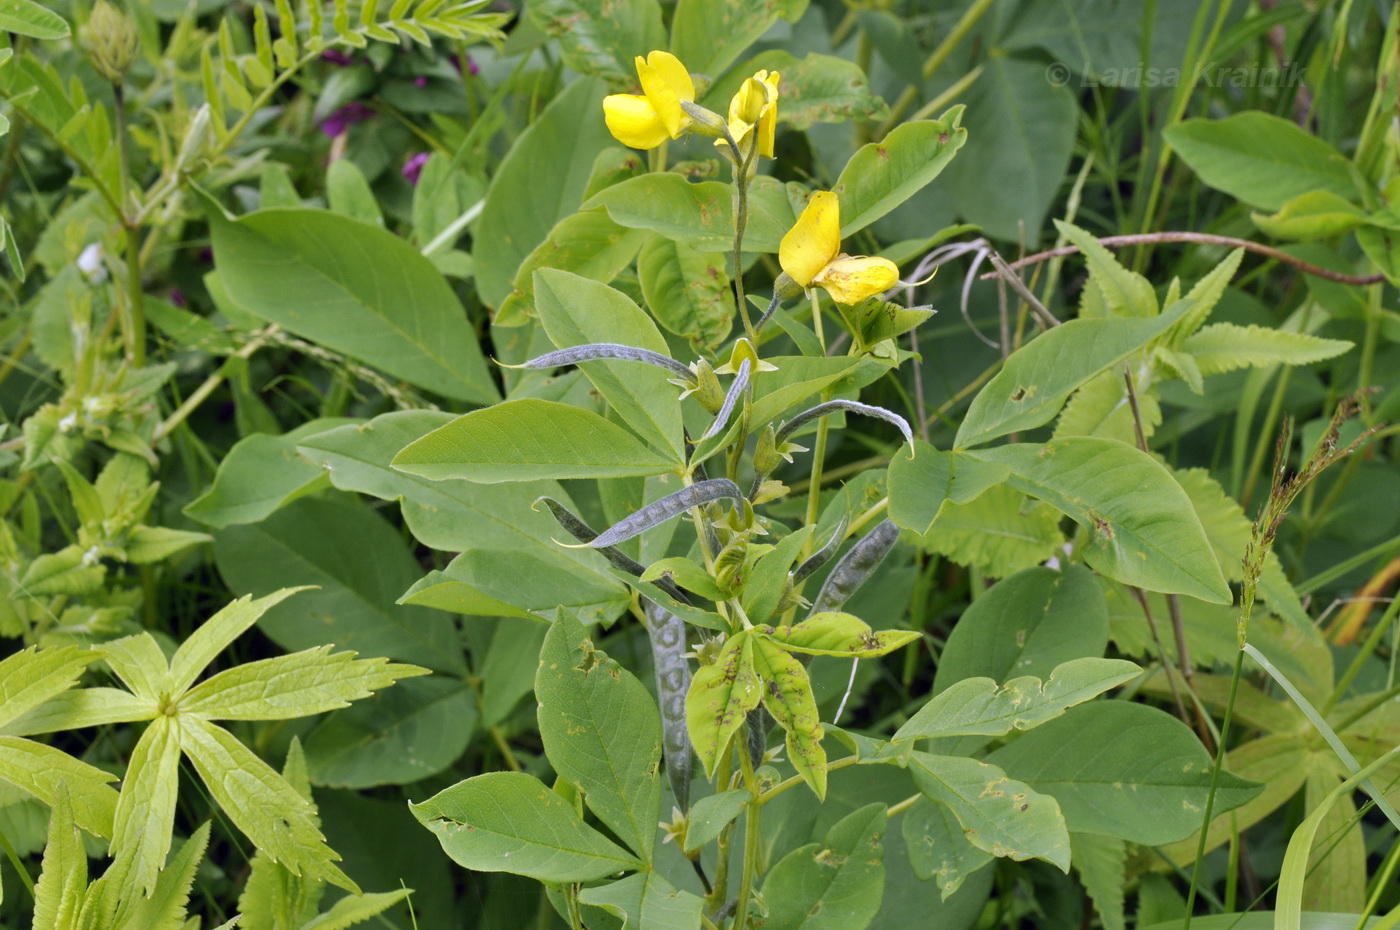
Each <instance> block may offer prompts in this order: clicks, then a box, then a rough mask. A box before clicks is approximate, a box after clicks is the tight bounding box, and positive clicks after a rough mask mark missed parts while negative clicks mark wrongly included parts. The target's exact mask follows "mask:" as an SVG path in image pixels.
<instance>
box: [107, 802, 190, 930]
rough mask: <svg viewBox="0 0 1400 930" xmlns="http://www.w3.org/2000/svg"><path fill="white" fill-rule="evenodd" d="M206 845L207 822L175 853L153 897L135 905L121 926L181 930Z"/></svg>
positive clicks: (160, 877)
mask: <svg viewBox="0 0 1400 930" xmlns="http://www.w3.org/2000/svg"><path fill="white" fill-rule="evenodd" d="M208 845H209V823H208V822H207V821H206V822H205V823H203V824H201V825H200V827H199V829H197V830H195V831H194V834H193V835H192V836H190V838H189V839H187V840H185V841H184V842H183V843H181V844H180V848H179V849H177V850H175V854H174V855H172V856H171V857H170V861H169V862H168V863H166V864H165V868H163V869H162V870H161V872H160V875H159V876H158V877H157V878H156V887H155V891H154V893H153V894H152V895H151V896H150V897H148V898H142V899H140V900H139V901H138V902H137V904H136V907H135V908H134V909H133V910H132V914H131V916H130V917H128V918H127V919H126V921H125V923H123V925H122V926H124V927H142V928H144V930H180V928H181V927H183V926H184V924H185V920H186V918H187V911H186V908H187V907H188V905H189V901H190V887H191V886H192V885H193V884H194V876H195V870H196V869H198V868H199V862H200V860H201V859H203V858H204V850H205V847H206V846H208Z"/></svg>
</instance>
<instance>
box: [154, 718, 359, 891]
mask: <svg viewBox="0 0 1400 930" xmlns="http://www.w3.org/2000/svg"><path fill="white" fill-rule="evenodd" d="M179 725H180V748H182V749H183V750H184V751H185V754H186V755H188V756H189V759H190V761H191V762H192V763H194V767H195V770H196V771H197V772H199V777H200V780H201V781H203V782H204V786H205V787H206V788H207V789H208V790H209V794H210V795H211V796H212V797H213V798H214V801H215V802H216V803H217V804H218V805H219V807H221V808H222V809H223V811H224V813H225V814H227V815H228V818H229V819H230V820H232V821H233V822H234V824H235V825H236V826H237V827H238V829H240V830H242V831H243V832H244V833H245V834H247V836H248V839H250V840H252V841H253V843H254V844H255V845H256V846H257V847H258V849H259V850H260V851H261V852H264V853H266V854H267V855H268V856H269V857H270V858H271V859H272V860H273V861H274V862H279V863H281V864H282V865H284V866H286V868H287V869H288V871H290V872H291V873H292V874H293V875H300V876H303V877H307V876H310V877H314V878H320V879H322V880H324V881H328V882H330V883H331V884H334V885H338V886H339V887H341V888H345V889H346V890H348V891H351V892H353V893H356V894H358V893H359V890H360V889H359V888H358V887H357V886H356V885H355V883H354V882H353V881H351V880H350V879H349V877H347V876H346V875H345V873H344V872H342V871H341V870H340V869H339V868H338V867H336V865H335V863H334V860H335V859H337V858H339V857H338V856H337V855H336V854H335V852H334V851H333V850H331V848H330V847H329V846H327V845H326V842H325V836H324V835H323V834H322V833H321V831H320V829H319V827H317V825H316V809H315V807H313V806H312V804H311V802H310V801H308V800H307V799H306V798H304V797H302V796H301V795H300V794H299V793H297V790H296V789H295V788H293V787H292V785H291V784H290V783H288V781H287V780H286V779H285V778H283V777H282V776H281V775H279V774H277V772H276V771H274V770H273V769H272V768H271V767H270V766H269V765H268V764H267V763H266V762H263V761H262V760H261V759H259V758H258V757H257V756H256V755H254V754H253V752H252V750H250V749H248V748H247V747H246V746H244V745H243V744H242V743H240V742H239V741H238V740H237V739H236V738H234V736H233V734H231V733H229V732H228V731H227V730H225V729H223V728H221V727H218V726H215V725H214V724H212V723H209V722H207V721H205V720H201V719H200V718H198V717H195V716H191V715H189V714H182V715H181V716H180V724H179ZM172 772H173V769H172Z"/></svg>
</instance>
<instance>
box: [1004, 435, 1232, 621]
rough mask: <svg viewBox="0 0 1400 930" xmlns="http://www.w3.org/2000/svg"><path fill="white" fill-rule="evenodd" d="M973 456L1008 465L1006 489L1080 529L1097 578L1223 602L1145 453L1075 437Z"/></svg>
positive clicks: (1198, 532) (1182, 515)
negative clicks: (1039, 502)
mask: <svg viewBox="0 0 1400 930" xmlns="http://www.w3.org/2000/svg"><path fill="white" fill-rule="evenodd" d="M978 455H979V456H981V457H984V458H986V459H988V460H990V461H993V462H1001V463H1002V464H1005V465H1008V466H1010V468H1011V471H1012V477H1011V478H1010V479H1009V482H1008V483H1009V484H1010V485H1011V486H1012V487H1014V488H1016V489H1017V490H1019V491H1022V492H1024V493H1026V494H1030V495H1032V496H1034V497H1038V498H1040V499H1041V500H1044V501H1045V502H1046V503H1048V504H1050V505H1051V506H1053V507H1054V508H1055V509H1057V510H1059V511H1060V512H1062V513H1064V514H1066V515H1068V516H1069V517H1071V518H1073V519H1074V521H1075V522H1077V523H1079V524H1080V525H1081V526H1083V527H1084V528H1085V530H1087V531H1088V541H1087V544H1085V545H1084V546H1083V547H1082V549H1081V551H1082V553H1083V555H1084V560H1085V561H1086V562H1088V563H1089V565H1090V566H1092V567H1093V568H1095V569H1097V570H1098V571H1100V572H1102V573H1103V574H1105V575H1108V576H1109V577H1110V578H1114V579H1116V580H1118V581H1122V582H1123V583H1124V584H1133V585H1137V586H1138V587H1141V588H1145V589H1147V590H1149V591H1161V592H1163V593H1167V594H1189V595H1191V596H1192V597H1199V598H1201V599H1202V600H1204V601H1208V602H1210V603H1213V604H1228V603H1230V600H1231V594H1230V589H1229V587H1228V586H1227V585H1226V584H1225V579H1224V577H1223V576H1222V575H1221V573H1220V566H1219V565H1218V564H1217V563H1216V561H1215V556H1214V555H1213V554H1211V552H1210V547H1209V543H1208V542H1207V540H1206V538H1205V531H1204V530H1203V529H1202V528H1201V521H1200V519H1199V518H1198V517H1197V516H1196V511H1195V509H1194V508H1193V507H1192V506H1191V501H1190V499H1189V498H1188V497H1187V496H1186V492H1184V491H1182V490H1181V486H1180V485H1179V484H1177V483H1176V480H1175V479H1174V478H1173V477H1172V476H1171V473H1170V472H1169V471H1167V469H1166V468H1165V467H1164V466H1163V465H1161V464H1160V463H1159V462H1157V461H1156V460H1155V459H1153V458H1152V457H1151V456H1149V455H1148V454H1147V453H1145V452H1140V451H1138V449H1136V448H1134V447H1133V446H1130V445H1128V444H1126V443H1122V442H1117V441H1115V440H1112V439H1096V438H1092V437H1088V436H1075V437H1067V438H1065V439H1056V440H1051V441H1050V442H1047V443H1043V444H1040V443H1018V444H1015V445H1008V446H1001V447H999V448H996V449H989V450H986V451H983V452H979V453H978Z"/></svg>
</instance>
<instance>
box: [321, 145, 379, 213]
mask: <svg viewBox="0 0 1400 930" xmlns="http://www.w3.org/2000/svg"><path fill="white" fill-rule="evenodd" d="M326 200H327V201H328V202H329V203H330V208H331V209H332V210H334V211H335V212H336V213H340V214H342V215H344V216H348V217H350V218H351V219H353V220H359V221H360V222H361V223H365V224H367V225H369V226H379V227H381V228H382V227H383V226H384V214H383V213H382V212H380V210H379V202H378V201H377V200H375V199H374V191H372V190H370V187H369V181H367V180H366V179H365V173H364V172H363V171H361V170H360V169H359V167H358V166H357V165H356V164H355V163H354V162H353V161H351V160H350V159H348V158H337V159H336V160H335V161H333V162H331V163H330V167H328V168H327V169H326Z"/></svg>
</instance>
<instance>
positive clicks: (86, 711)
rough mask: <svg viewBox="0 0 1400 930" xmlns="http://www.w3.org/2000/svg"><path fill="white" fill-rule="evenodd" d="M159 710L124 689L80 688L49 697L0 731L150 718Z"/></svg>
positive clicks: (43, 730) (47, 729) (21, 733)
mask: <svg viewBox="0 0 1400 930" xmlns="http://www.w3.org/2000/svg"><path fill="white" fill-rule="evenodd" d="M159 712H160V711H159V710H158V709H157V706H156V702H155V701H153V700H147V699H145V698H139V697H137V696H136V695H134V694H132V693H131V692H130V691H123V690H122V689H121V688H79V689H74V690H71V691H64V692H61V693H60V694H58V695H56V696H54V697H52V698H49V699H48V700H47V701H45V702H44V703H42V704H40V705H39V706H38V707H35V708H34V709H33V710H31V711H29V712H28V713H26V714H23V715H21V716H19V717H16V718H15V719H14V720H11V721H10V722H9V723H7V724H5V726H4V727H0V732H3V733H4V734H6V735H7V736H30V735H32V734H34V733H53V732H56V731H58V730H76V729H78V728H80V727H100V726H106V725H107V724H111V723H130V722H132V721H135V720H150V719H151V718H152V717H154V716H155V715H156V714H157V713H159Z"/></svg>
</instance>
